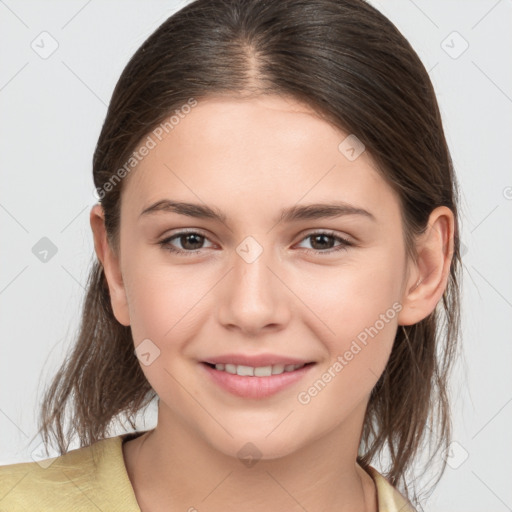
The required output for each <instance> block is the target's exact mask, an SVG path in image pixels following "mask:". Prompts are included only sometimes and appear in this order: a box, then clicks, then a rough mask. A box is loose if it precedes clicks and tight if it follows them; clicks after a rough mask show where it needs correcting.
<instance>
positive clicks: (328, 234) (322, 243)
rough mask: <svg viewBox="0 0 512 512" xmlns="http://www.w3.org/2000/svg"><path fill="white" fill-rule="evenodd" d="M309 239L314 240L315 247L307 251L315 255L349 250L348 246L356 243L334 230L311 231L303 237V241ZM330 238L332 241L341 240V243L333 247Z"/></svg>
mask: <svg viewBox="0 0 512 512" xmlns="http://www.w3.org/2000/svg"><path fill="white" fill-rule="evenodd" d="M308 239H311V240H312V245H313V249H307V250H306V253H308V254H314V255H317V254H319V255H322V256H324V255H330V254H333V253H335V252H337V251H343V250H347V248H348V247H350V246H352V245H354V244H353V243H352V242H350V241H349V240H347V239H345V238H343V237H341V236H338V235H337V234H336V233H333V232H332V231H317V232H315V233H310V234H309V235H307V236H306V237H305V238H303V239H302V241H304V240H308ZM329 239H330V240H332V241H336V240H337V241H339V242H340V244H339V245H338V246H336V247H332V244H331V242H329ZM315 246H316V247H315ZM327 246H329V247H327Z"/></svg>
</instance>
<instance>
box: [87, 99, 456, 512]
mask: <svg viewBox="0 0 512 512" xmlns="http://www.w3.org/2000/svg"><path fill="white" fill-rule="evenodd" d="M347 135H348V134H346V133H343V132H342V131H340V130H339V129H337V128H335V127H333V126H332V125H331V124H329V123H327V122H326V121H324V120H322V119H320V118H319V117H318V116H316V115H315V114H314V112H312V111H311V110H310V109H309V108H308V107H307V106H304V105H302V104H300V103H297V102H296V101H294V100H292V99H289V98H288V99H285V98H282V97H275V96H265V97H259V98H256V99H255V98H251V99H249V98H245V99H242V98H240V99H234V98H225V97H224V98H220V97H216V98H214V97H212V98H209V99H208V100H203V101H200V102H199V104H198V105H197V106H196V107H195V108H193V109H192V111H191V112H190V113H189V114H187V115H186V116H185V118H184V119H180V122H179V124H178V125H177V126H175V128H174V129H173V130H172V131H170V132H169V133H168V134H167V135H166V136H165V138H163V140H162V141H161V142H159V143H158V145H157V146H156V147H155V148H154V149H152V150H151V151H150V152H149V154H148V155H147V156H146V157H145V158H144V159H143V160H142V161H141V162H140V163H139V164H138V165H137V167H136V168H135V169H134V170H133V171H132V173H131V174H130V175H128V176H127V177H126V178H125V179H124V181H123V183H122V186H123V191H122V201H121V224H120V226H121V227H120V251H119V253H116V252H115V251H114V250H113V248H112V247H111V246H110V245H109V244H108V243H107V239H106V235H105V228H104V217H103V211H102V208H101V206H100V205H95V206H94V207H93V209H92V210H91V215H90V221H91V227H92V230H93V234H94V242H95V250H96V253H97V255H98V258H99V259H100V261H101V262H102V264H103V266H104V269H105V274H106V277H107V280H108V285H109V289H110V294H111V301H112V306H113V310H114V313H115V316H116V318H117V320H118V321H119V322H120V323H121V324H123V325H130V326H131V329H132V333H133V338H134V346H135V347H137V346H138V345H139V344H140V343H141V342H142V340H145V339H148V338H149V339H150V340H151V342H152V343H154V345H155V346H157V347H158V349H159V350H160V355H159V357H157V358H156V359H154V361H153V362H152V363H151V364H150V365H148V366H146V365H143V364H141V368H142V370H143V371H144V374H145V376H146V378H147V379H148V381H149V382H150V384H151V386H152V387H153V389H154V390H155V391H156V392H157V394H158V395H159V397H160V401H159V410H158V425H157V427H156V428H155V429H154V430H153V431H150V432H149V433H148V434H145V435H143V436H140V437H138V438H136V439H134V440H132V441H129V442H126V443H125V444H124V446H123V454H124V458H125V463H126V467H127V470H128V474H129V477H130V480H131V482H132V485H133V488H134V491H135V495H136V497H137V500H138V502H139V505H140V507H141V510H143V511H149V510H151V511H155V510H164V509H165V510H190V511H193V510H194V508H191V507H195V509H197V510H200V511H201V512H203V511H209V512H213V511H220V510H223V511H225V510H226V505H228V504H229V506H228V508H229V510H246V511H249V510H250V511H251V512H260V511H261V512H263V511H265V512H267V511H268V510H289V511H303V510H304V509H306V510H308V511H309V512H320V511H325V510H337V511H340V512H348V511H351V512H354V511H367V512H368V511H372V512H373V511H377V497H376V488H375V485H374V482H373V480H372V478H371V477H370V476H369V475H368V474H367V473H366V472H365V471H364V470H363V469H362V468H361V467H360V466H359V465H358V464H357V463H356V457H357V450H358V446H359V440H360V436H361V430H362V426H363V420H364V414H365V410H366V406H367V403H368V399H369V396H370V392H371V390H372V388H373V387H374V385H375V384H376V382H377V381H378V379H379V377H380V375H381V374H382V372H383V370H384V368H385V366H386V363H387V360H388V358H389V354H390V352H391V349H392V345H393V340H394V336H395V333H396V330H397V328H398V326H399V325H411V324H414V323H416V322H419V321H420V320H422V319H423V318H425V317H426V316H427V315H428V314H430V313H431V312H432V311H433V310H434V308H435V306H436V304H437V303H438V301H439V300H440V299H441V297H442V294H443V291H444V289H445V288H446V284H447V279H448V275H449V266H450V259H451V254H452V251H453V230H454V222H453V214H452V212H451V211H450V210H449V209H448V208H446V207H440V208H437V209H435V210H434V211H433V212H432V214H431V216H430V220H429V227H428V229H427V230H426V232H425V234H424V235H422V236H421V237H420V238H418V239H417V251H418V258H417V261H412V260H409V259H408V257H407V254H406V250H405V245H404V237H403V228H402V224H401V218H400V206H399V202H398V197H397V196H396V195H395V193H394V192H393V190H392V189H391V188H390V187H389V185H388V184H387V183H386V182H385V181H384V180H383V178H382V177H381V175H380V174H379V173H378V172H377V171H376V168H375V164H374V162H373V161H372V159H371V157H370V155H369V154H368V153H367V152H366V151H364V152H363V153H362V154H361V155H360V156H359V157H358V158H356V159H355V160H354V161H350V160H349V159H347V158H346V156H345V155H344V154H342V153H341V152H340V151H339V150H338V145H339V144H340V142H341V141H343V140H344V139H345V137H346V136H347ZM161 199H173V200H179V201H187V202H192V203H198V204H207V205H208V206H211V207H215V208H218V209H219V210H221V211H222V212H224V213H225V214H226V216H227V221H226V222H225V223H222V222H218V221H216V220H212V219H196V218H192V217H187V216H183V215H179V214H177V213H173V212H158V213H154V214H148V215H142V216H140V213H141V212H142V211H143V210H144V209H145V208H147V207H148V206H149V205H151V204H153V203H154V202H156V201H158V200H161ZM332 201H344V202H346V203H350V204H351V205H354V206H357V207H359V208H364V209H365V210H367V211H369V212H371V213H372V214H373V215H374V217H375V219H374V220H372V219H370V218H368V217H366V216H363V215H345V216H340V217H338V218H329V219H315V220H300V221H295V222H293V223H286V222H279V223H276V221H275V217H276V216H277V215H278V212H279V211H280V209H281V208H285V207H289V206H293V205H295V204H297V203H298V204H300V205H304V204H310V203H328V202H332ZM184 228H191V229H192V230H198V231H199V234H201V235H204V236H205V237H206V238H201V237H199V238H195V239H194V238H192V239H191V240H190V239H189V240H188V245H187V238H185V239H184V238H183V237H182V238H179V237H177V238H175V239H174V240H173V241H172V242H169V243H170V244H171V245H172V246H174V247H176V248H179V249H182V250H189V251H191V250H194V249H197V248H199V250H200V252H199V253H197V254H192V255H177V254H173V253H171V252H169V251H168V250H166V249H165V248H164V247H162V246H161V245H159V244H158V242H159V241H162V240H165V239H168V238H169V237H170V236H172V235H174V234H176V233H178V232H179V231H180V230H182V229H184ZM319 230H332V231H335V236H341V237H343V238H346V239H348V240H349V241H351V242H352V243H353V245H352V246H349V247H347V248H346V250H340V251H337V252H333V250H332V249H335V248H336V247H338V246H339V245H340V242H339V240H337V239H336V238H327V239H325V240H324V241H323V245H322V240H321V239H320V240H318V237H311V236H309V237H308V235H312V234H314V233H315V232H317V231H319ZM247 236H252V237H253V238H254V239H255V240H257V242H258V243H259V245H260V246H261V248H262V249H263V252H262V253H261V255H260V256H259V257H258V258H257V259H256V260H255V261H253V262H252V263H248V262H247V261H246V260H244V259H243V258H242V257H240V256H239V254H238V253H237V251H236V249H237V247H238V246H239V244H240V243H241V242H242V241H243V240H244V239H245V238H246V237H247ZM315 242H316V243H315ZM307 249H310V251H311V253H309V254H308V253H307V252H306V251H307ZM329 250H330V251H331V253H330V255H328V254H327V251H329ZM322 252H323V253H324V254H322ZM418 283H419V284H418ZM397 303H398V304H400V305H401V310H400V311H399V312H398V313H397V314H396V315H395V316H394V318H393V319H392V320H389V321H388V323H385V325H384V327H383V328H381V329H380V330H379V332H378V334H377V335H376V336H374V337H373V338H370V339H369V342H368V344H367V345H366V346H364V347H363V348H362V350H360V351H359V352H358V353H357V355H355V356H354V357H353V359H352V360H350V361H349V362H348V363H347V364H346V365H345V366H344V367H343V369H342V371H340V372H338V373H337V374H336V376H335V377H334V378H333V379H332V380H331V381H330V382H329V383H328V384H327V385H326V386H325V388H324V389H323V390H322V391H321V392H320V393H318V394H317V396H315V397H313V398H312V399H311V401H310V402H309V403H307V404H302V403H300V402H299V401H298V399H297V395H298V393H299V392H301V391H304V390H307V389H308V388H309V387H310V386H311V385H312V384H313V383H314V382H315V381H316V380H317V379H319V378H321V377H322V374H323V373H325V372H326V371H327V369H328V368H329V367H331V366H332V365H333V363H334V362H335V361H336V358H337V357H338V356H339V355H343V354H344V353H345V352H346V351H347V350H348V349H349V348H350V345H351V343H352V341H353V340H354V339H356V338H357V336H358V334H359V333H361V332H362V331H364V329H365V328H368V327H370V326H373V325H375V323H376V321H377V320H378V319H379V315H381V314H383V313H385V312H386V311H387V310H389V309H390V308H391V307H392V305H393V304H397ZM231 352H235V353H250V354H261V353H274V354H280V355H291V356H294V357H299V358H301V359H304V360H307V361H315V362H316V365H315V366H314V367H313V368H312V369H311V370H310V371H309V374H308V375H307V376H306V377H305V378H304V379H302V380H301V381H299V382H298V383H296V384H294V385H293V386H292V387H291V388H288V389H285V390H283V391H280V392H279V393H277V394H275V395H273V396H271V397H269V398H265V399H261V400H257V399H244V398H240V397H236V396H234V395H232V394H230V393H228V392H226V391H224V390H222V389H220V388H218V387H217V386H216V385H215V384H212V383H211V382H210V381H209V380H208V379H207V377H208V376H207V375H205V374H204V372H202V371H199V370H200V368H199V364H200V361H204V360H205V359H206V358H208V357H212V356H216V355H220V354H226V353H231ZM247 442H251V443H253V444H254V445H255V446H256V447H257V449H258V450H259V452H260V453H261V458H260V460H258V461H257V463H256V464H254V465H253V466H252V467H247V466H246V465H244V464H242V463H241V461H240V460H239V458H238V456H237V452H238V451H239V450H240V449H241V448H242V447H243V446H244V445H245V444H246V443H247Z"/></svg>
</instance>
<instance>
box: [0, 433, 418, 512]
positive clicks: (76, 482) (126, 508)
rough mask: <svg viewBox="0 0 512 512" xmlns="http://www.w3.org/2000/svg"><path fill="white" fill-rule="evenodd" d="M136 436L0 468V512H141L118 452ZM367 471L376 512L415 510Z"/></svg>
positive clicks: (102, 441)
mask: <svg viewBox="0 0 512 512" xmlns="http://www.w3.org/2000/svg"><path fill="white" fill-rule="evenodd" d="M137 435H140V432H137V433H129V434H123V435H119V436H116V437H111V438H108V439H103V440H101V441H98V442H96V443H94V444H92V445H91V446H87V447H84V448H78V449H75V450H71V451H69V452H67V453H65V454H64V455H61V456H60V457H56V458H54V459H46V462H44V461H39V462H21V463H18V464H10V465H4V466H0V511H2V512H3V511H6V512H7V511H8V512H36V511H41V512H50V511H51V512H85V511H87V512H90V511H94V512H98V511H101V512H140V508H139V506H138V504H137V500H136V498H135V493H134V491H133V487H132V485H131V482H130V479H129V477H128V473H127V471H126V466H125V464H124V457H123V451H122V443H123V441H124V440H128V439H131V438H132V437H136V436H137ZM48 464H49V465H48ZM45 466H46V467H45ZM368 473H369V474H370V476H371V477H372V478H373V480H374V482H375V485H376V488H377V499H378V508H379V512H414V509H413V507H412V506H411V505H410V504H408V502H407V501H406V500H405V499H404V498H403V497H402V495H401V494H400V493H399V492H398V491H397V490H396V489H395V488H394V487H393V486H392V485H391V484H390V483H389V482H388V481H387V480H386V479H385V478H384V477H383V476H382V475H381V474H380V473H379V472H378V471H377V470H376V469H375V468H373V467H371V466H370V468H369V470H368Z"/></svg>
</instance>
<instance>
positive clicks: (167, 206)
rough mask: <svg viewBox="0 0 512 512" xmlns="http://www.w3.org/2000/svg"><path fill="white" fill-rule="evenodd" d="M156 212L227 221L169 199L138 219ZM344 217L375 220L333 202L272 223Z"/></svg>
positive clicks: (294, 209) (295, 210)
mask: <svg viewBox="0 0 512 512" xmlns="http://www.w3.org/2000/svg"><path fill="white" fill-rule="evenodd" d="M156 212H171V213H177V214H179V215H186V216H187V217H194V218H197V219H212V220H216V221H219V222H222V223H223V224H225V222H226V220H227V217H226V215H225V214H224V213H223V212H222V211H220V210H219V209H217V208H212V207H210V206H206V205H201V204H194V203H186V202H180V201H172V200H170V199H162V200H161V201H157V202H156V203H154V204H152V205H151V206H148V207H147V208H145V209H144V210H143V211H142V212H141V213H140V215H139V218H140V217H142V216H143V215H148V214H151V213H156ZM344 215H361V216H364V217H367V218H369V219H371V220H373V221H375V220H376V219H375V216H374V215H373V214H372V213H370V212H369V211H367V210H365V209H363V208H358V207H356V206H353V205H351V204H348V203H345V202H342V201H335V202H333V203H328V204H322V203H313V204H308V205H299V206H297V205H295V206H291V207H288V208H283V209H282V210H281V211H280V212H279V215H278V216H277V218H276V219H274V222H276V223H277V222H296V221H300V220H314V219H327V218H337V217H341V216H344Z"/></svg>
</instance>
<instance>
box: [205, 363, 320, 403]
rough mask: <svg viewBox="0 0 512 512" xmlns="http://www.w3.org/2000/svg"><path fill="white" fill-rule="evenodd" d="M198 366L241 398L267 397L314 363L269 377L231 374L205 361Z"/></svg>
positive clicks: (303, 372)
mask: <svg viewBox="0 0 512 512" xmlns="http://www.w3.org/2000/svg"><path fill="white" fill-rule="evenodd" d="M200 366H201V367H203V368H204V369H205V370H206V372H207V373H208V375H209V376H210V378H211V379H212V380H213V382H215V383H216V384H218V385H219V386H220V387H221V388H223V389H225V390H226V391H229V392H230V393H232V394H233V395H236V396H239V397H242V398H256V399H259V398H267V397H269V396H272V395H274V394H276V393H278V392H279V391H282V390H283V389H286V388H288V387H290V386H292V385H293V384H295V383H296V382H298V381H299V380H300V379H302V378H303V377H304V375H306V373H308V372H309V370H310V369H311V368H312V367H313V366H314V363H313V364H308V365H306V366H303V367H302V368H299V369H298V370H294V371H292V372H283V373H281V374H279V375H271V376H270V377H252V376H242V375H236V374H231V373H228V372H225V371H221V370H216V369H215V368H212V367H211V366H208V365H207V364H206V363H200Z"/></svg>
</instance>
